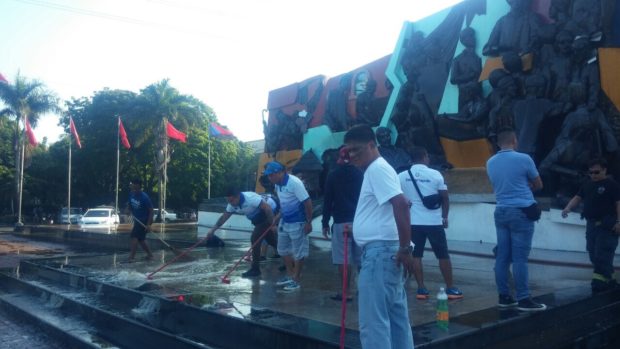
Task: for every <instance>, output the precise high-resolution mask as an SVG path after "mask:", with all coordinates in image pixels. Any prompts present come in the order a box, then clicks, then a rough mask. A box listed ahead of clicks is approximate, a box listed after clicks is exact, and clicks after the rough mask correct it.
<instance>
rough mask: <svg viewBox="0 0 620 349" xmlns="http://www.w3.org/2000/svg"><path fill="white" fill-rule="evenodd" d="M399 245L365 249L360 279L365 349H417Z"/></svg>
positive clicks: (372, 245) (371, 245)
mask: <svg viewBox="0 0 620 349" xmlns="http://www.w3.org/2000/svg"><path fill="white" fill-rule="evenodd" d="M397 251H398V241H373V242H370V243H368V244H366V245H365V246H364V249H363V252H362V270H361V271H360V274H359V278H358V290H359V296H358V297H359V324H360V325H359V327H360V340H361V342H362V348H365V349H413V333H412V329H411V324H410V323H409V310H408V308H407V293H406V292H405V278H404V277H403V267H402V266H401V267H397V266H396V252H397Z"/></svg>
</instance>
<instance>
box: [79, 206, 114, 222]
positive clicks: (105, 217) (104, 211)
mask: <svg viewBox="0 0 620 349" xmlns="http://www.w3.org/2000/svg"><path fill="white" fill-rule="evenodd" d="M119 222H120V219H119V217H118V214H116V212H115V211H114V209H113V208H108V207H97V208H91V209H89V210H88V211H86V213H84V216H82V219H81V220H80V224H81V225H82V226H93V225H105V226H111V225H115V224H118V223H119Z"/></svg>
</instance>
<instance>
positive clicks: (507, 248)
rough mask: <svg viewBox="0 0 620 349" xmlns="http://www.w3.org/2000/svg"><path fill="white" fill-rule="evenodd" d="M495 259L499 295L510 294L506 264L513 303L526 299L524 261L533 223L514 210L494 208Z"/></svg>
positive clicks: (528, 295)
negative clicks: (513, 284) (511, 281)
mask: <svg viewBox="0 0 620 349" xmlns="http://www.w3.org/2000/svg"><path fill="white" fill-rule="evenodd" d="M495 229H496V231H497V256H496V257H495V284H496V285H497V292H498V293H499V294H500V295H510V294H511V292H510V288H509V286H508V274H509V271H508V270H509V268H510V263H512V273H513V278H514V282H515V289H516V290H515V291H516V298H517V300H522V299H526V298H529V297H530V290H529V287H528V271H527V259H528V257H529V255H530V250H531V249H532V236H533V235H534V222H533V221H531V220H529V219H527V217H526V216H525V213H523V211H521V209H520V208H518V207H496V208H495Z"/></svg>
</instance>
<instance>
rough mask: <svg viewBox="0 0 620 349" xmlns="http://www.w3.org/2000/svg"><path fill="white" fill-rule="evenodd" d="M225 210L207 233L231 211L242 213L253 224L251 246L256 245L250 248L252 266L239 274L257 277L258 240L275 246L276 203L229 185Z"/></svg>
mask: <svg viewBox="0 0 620 349" xmlns="http://www.w3.org/2000/svg"><path fill="white" fill-rule="evenodd" d="M226 201H227V202H228V205H227V206H226V212H224V213H223V214H222V215H221V216H220V218H219V219H218V220H217V222H216V223H215V226H214V227H213V228H211V229H210V230H209V232H208V233H207V236H208V238H207V239H210V238H211V237H212V236H213V235H214V234H215V231H216V230H217V229H219V228H220V227H221V226H222V225H223V224H224V223H226V221H227V220H228V218H230V216H232V215H233V213H241V214H244V215H245V216H246V217H247V218H248V219H249V220H250V221H251V222H252V224H253V225H254V231H253V232H252V237H251V241H252V246H257V247H256V248H254V249H252V267H251V268H250V269H249V270H248V271H246V272H245V273H243V274H241V276H242V277H244V278H254V277H259V276H260V274H261V272H260V266H259V263H260V247H259V246H260V245H259V244H260V242H259V243H257V241H258V240H261V241H262V240H263V239H264V240H266V241H267V243H268V244H269V245H271V246H273V248H276V247H277V240H276V234H275V233H274V231H273V230H272V229H273V226H274V224H273V223H274V220H275V219H276V218H275V215H277V213H278V211H279V207H278V206H279V205H278V203H277V202H276V201H275V200H274V199H273V198H271V197H269V198H263V197H262V196H261V195H259V194H256V193H254V192H250V191H244V192H241V191H239V189H237V188H235V187H230V188H228V189H227V190H226Z"/></svg>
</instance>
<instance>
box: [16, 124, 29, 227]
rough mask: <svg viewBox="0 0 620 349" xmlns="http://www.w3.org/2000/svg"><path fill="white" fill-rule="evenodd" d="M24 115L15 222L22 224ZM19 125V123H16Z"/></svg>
mask: <svg viewBox="0 0 620 349" xmlns="http://www.w3.org/2000/svg"><path fill="white" fill-rule="evenodd" d="M26 122H27V119H26V115H25V114H24V134H23V135H22V151H21V157H22V158H21V161H20V162H21V165H20V167H19V207H18V208H17V224H18V225H22V224H23V223H22V192H23V188H24V157H25V155H26V151H25V149H26ZM18 127H19V125H18Z"/></svg>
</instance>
